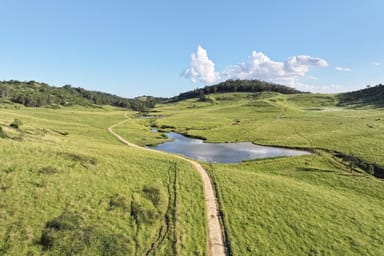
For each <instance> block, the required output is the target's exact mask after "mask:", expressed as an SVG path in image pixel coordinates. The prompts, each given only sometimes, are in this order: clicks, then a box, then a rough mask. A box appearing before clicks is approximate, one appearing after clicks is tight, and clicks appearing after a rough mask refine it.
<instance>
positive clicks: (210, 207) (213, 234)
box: [108, 120, 226, 256]
mask: <svg viewBox="0 0 384 256" xmlns="http://www.w3.org/2000/svg"><path fill="white" fill-rule="evenodd" d="M127 121H129V120H124V121H121V122H119V123H117V124H114V125H112V126H111V127H109V128H108V131H109V132H110V133H111V134H112V135H113V136H115V137H116V138H117V139H118V140H119V141H121V142H122V143H124V144H126V145H128V146H130V147H135V148H140V149H143V150H148V151H153V152H157V153H161V154H167V155H170V154H169V153H165V152H162V151H157V150H153V149H148V148H143V147H140V146H138V145H136V144H133V143H131V142H129V141H127V140H125V139H124V138H123V137H121V136H120V135H119V134H117V133H116V132H114V131H113V128H114V127H116V126H119V125H121V124H123V123H125V122H127ZM172 156H173V157H176V158H179V159H182V160H184V161H187V162H189V163H191V164H192V165H193V166H194V167H195V169H196V170H197V171H198V172H199V173H200V176H201V178H202V180H203V183H204V197H205V203H206V207H207V221H208V247H209V255H211V256H225V255H226V249H225V244H224V235H223V234H224V230H223V227H222V226H221V225H220V221H219V208H218V204H217V198H216V196H215V191H214V189H213V185H212V182H211V179H210V178H209V176H208V173H207V171H206V170H205V169H204V168H203V167H202V166H201V165H200V164H199V163H198V162H195V161H193V160H191V159H188V158H185V157H182V156H179V155H172Z"/></svg>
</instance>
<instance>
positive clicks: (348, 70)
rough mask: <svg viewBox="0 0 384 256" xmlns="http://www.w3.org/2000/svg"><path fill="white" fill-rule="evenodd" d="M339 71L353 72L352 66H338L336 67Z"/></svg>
mask: <svg viewBox="0 0 384 256" xmlns="http://www.w3.org/2000/svg"><path fill="white" fill-rule="evenodd" d="M335 69H336V70H337V71H344V72H351V71H352V69H351V68H343V67H336V68H335Z"/></svg>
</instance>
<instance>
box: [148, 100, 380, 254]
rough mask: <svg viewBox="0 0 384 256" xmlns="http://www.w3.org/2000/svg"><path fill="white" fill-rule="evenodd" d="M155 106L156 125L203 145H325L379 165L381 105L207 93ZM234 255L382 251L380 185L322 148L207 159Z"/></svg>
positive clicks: (371, 252)
mask: <svg viewBox="0 0 384 256" xmlns="http://www.w3.org/2000/svg"><path fill="white" fill-rule="evenodd" d="M209 97H210V100H208V101H204V102H202V101H199V100H196V99H190V100H186V101H182V102H178V103H174V104H167V105H163V106H160V107H158V108H157V109H156V111H159V112H158V113H157V114H161V115H163V118H159V119H156V120H154V121H152V124H151V125H155V126H157V127H175V129H176V130H177V131H180V132H183V133H188V134H190V135H197V136H202V137H205V138H207V140H208V141H210V142H233V141H252V142H255V143H259V144H266V145H281V146H291V147H304V148H324V149H329V150H336V151H340V152H343V153H344V154H348V155H355V156H358V157H359V158H361V159H364V160H365V161H368V162H370V163H377V164H380V165H384V143H383V142H384V118H383V110H382V109H380V108H369V107H365V108H363V109H359V108H347V107H345V106H344V107H338V106H337V103H338V100H337V97H336V96H335V95H321V94H302V95H281V94H276V93H263V94H253V95H249V94H246V93H234V94H214V95H210V96H209ZM205 166H206V168H207V169H208V170H209V171H210V174H211V176H212V178H213V179H214V181H215V183H216V185H217V190H218V194H219V197H220V203H221V205H222V210H223V213H224V216H225V225H226V228H227V231H228V236H229V239H230V242H231V248H232V251H233V254H234V255H382V254H384V244H383V242H382V239H381V237H382V236H383V235H384V225H383V224H382V223H381V221H380V220H381V219H382V218H383V217H384V204H383V185H384V183H383V181H382V180H380V179H377V178H374V177H372V176H371V175H369V174H367V173H365V172H364V171H362V170H359V169H356V171H353V172H352V173H351V172H350V169H349V168H348V163H347V162H345V161H342V160H341V159H337V158H334V157H333V156H332V155H330V154H329V153H327V152H326V151H318V153H317V154H316V155H312V156H301V157H290V158H276V159H267V160H258V161H249V162H244V163H242V164H205Z"/></svg>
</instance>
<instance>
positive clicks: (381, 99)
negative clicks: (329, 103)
mask: <svg viewBox="0 0 384 256" xmlns="http://www.w3.org/2000/svg"><path fill="white" fill-rule="evenodd" d="M338 98H339V104H338V105H339V106H344V107H346V106H350V107H364V106H372V107H378V108H382V107H384V85H383V84H378V85H375V86H367V88H365V89H361V90H358V91H353V92H346V93H341V94H339V95H338Z"/></svg>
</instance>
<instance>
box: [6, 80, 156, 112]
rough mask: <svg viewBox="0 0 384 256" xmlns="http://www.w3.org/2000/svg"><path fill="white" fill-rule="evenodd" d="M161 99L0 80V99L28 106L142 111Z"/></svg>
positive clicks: (68, 86)
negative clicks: (103, 107)
mask: <svg viewBox="0 0 384 256" xmlns="http://www.w3.org/2000/svg"><path fill="white" fill-rule="evenodd" d="M160 100H161V99H159V98H154V97H138V98H135V99H127V98H123V97H119V96H116V95H112V94H109V93H104V92H97V91H89V90H86V89H83V88H80V87H72V86H71V85H64V86H63V87H53V86H50V85H48V84H45V83H39V82H35V81H29V82H20V81H15V80H11V81H0V102H3V103H4V102H8V103H19V104H22V105H24V106H27V107H43V106H69V105H83V106H85V105H111V106H117V107H123V108H131V109H134V110H139V111H142V110H145V109H147V108H152V107H154V105H155V104H156V102H158V101H160Z"/></svg>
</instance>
